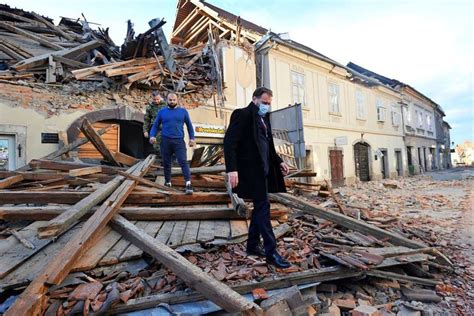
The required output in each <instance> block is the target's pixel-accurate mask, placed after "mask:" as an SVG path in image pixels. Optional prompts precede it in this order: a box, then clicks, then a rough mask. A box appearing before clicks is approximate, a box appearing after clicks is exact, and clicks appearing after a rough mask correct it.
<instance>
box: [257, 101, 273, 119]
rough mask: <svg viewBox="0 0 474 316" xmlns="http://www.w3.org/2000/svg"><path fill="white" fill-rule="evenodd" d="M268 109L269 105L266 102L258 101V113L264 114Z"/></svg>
mask: <svg viewBox="0 0 474 316" xmlns="http://www.w3.org/2000/svg"><path fill="white" fill-rule="evenodd" d="M268 110H270V106H269V105H268V104H263V103H260V104H259V105H258V115H260V116H265V114H267V113H268Z"/></svg>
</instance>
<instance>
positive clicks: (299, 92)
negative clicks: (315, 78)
mask: <svg viewBox="0 0 474 316" xmlns="http://www.w3.org/2000/svg"><path fill="white" fill-rule="evenodd" d="M290 76H291V78H290V80H291V98H292V100H293V103H301V105H302V106H306V78H305V74H304V73H301V72H298V71H294V70H291V72H290ZM295 78H296V81H295V80H294V79H295ZM299 79H301V82H300V80H299ZM295 89H296V94H295Z"/></svg>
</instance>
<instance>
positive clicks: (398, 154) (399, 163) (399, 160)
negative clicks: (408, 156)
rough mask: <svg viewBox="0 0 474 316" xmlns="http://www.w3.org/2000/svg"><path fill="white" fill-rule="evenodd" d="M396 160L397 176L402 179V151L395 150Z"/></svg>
mask: <svg viewBox="0 0 474 316" xmlns="http://www.w3.org/2000/svg"><path fill="white" fill-rule="evenodd" d="M395 160H396V163H397V175H398V176H399V177H401V176H403V163H402V152H401V151H400V150H395Z"/></svg>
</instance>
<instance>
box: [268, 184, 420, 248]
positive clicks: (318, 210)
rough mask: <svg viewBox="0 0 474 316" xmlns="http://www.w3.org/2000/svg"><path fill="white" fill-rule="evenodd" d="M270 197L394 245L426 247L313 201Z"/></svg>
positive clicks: (280, 195)
mask: <svg viewBox="0 0 474 316" xmlns="http://www.w3.org/2000/svg"><path fill="white" fill-rule="evenodd" d="M270 197H271V198H272V199H274V200H276V201H278V202H279V203H282V204H284V205H286V206H288V207H291V208H297V209H300V210H302V211H303V212H305V213H307V214H311V215H314V216H317V217H319V218H322V219H325V220H328V221H331V222H333V223H336V224H338V225H340V226H342V227H345V228H348V229H352V230H355V231H358V232H360V233H363V234H369V235H372V236H374V237H376V238H381V239H387V240H388V241H389V242H391V243H392V244H394V245H400V246H406V247H410V248H424V247H426V245H423V244H421V243H419V242H416V241H413V240H410V239H408V238H405V237H403V236H400V235H398V234H396V233H392V232H390V231H387V230H384V229H381V228H378V227H376V226H373V225H370V224H367V223H366V222H364V221H361V220H356V219H354V218H352V217H349V216H346V215H343V214H339V213H336V212H333V211H329V210H327V209H325V208H322V207H320V206H318V205H316V204H314V203H311V202H308V201H305V200H303V199H302V198H301V197H295V196H292V195H291V194H287V193H277V194H274V193H272V194H270Z"/></svg>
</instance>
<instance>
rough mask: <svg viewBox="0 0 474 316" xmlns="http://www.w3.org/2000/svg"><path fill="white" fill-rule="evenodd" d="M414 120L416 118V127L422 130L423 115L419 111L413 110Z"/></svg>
mask: <svg viewBox="0 0 474 316" xmlns="http://www.w3.org/2000/svg"><path fill="white" fill-rule="evenodd" d="M415 114H416V118H417V122H418V124H417V127H418V128H421V129H423V113H422V112H421V111H418V110H415Z"/></svg>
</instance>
